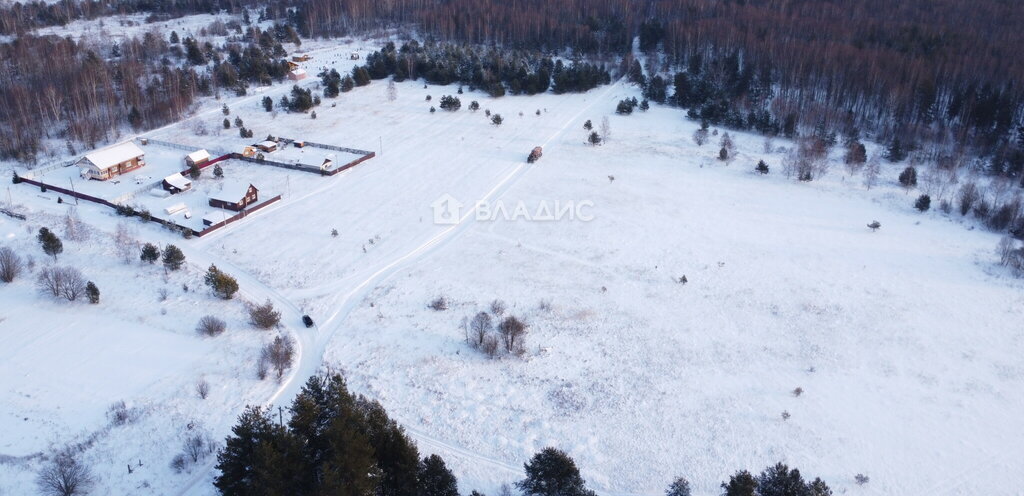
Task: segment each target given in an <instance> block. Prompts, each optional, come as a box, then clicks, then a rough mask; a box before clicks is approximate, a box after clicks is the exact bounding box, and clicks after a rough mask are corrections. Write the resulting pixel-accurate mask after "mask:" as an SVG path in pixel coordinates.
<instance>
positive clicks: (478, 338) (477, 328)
mask: <svg viewBox="0 0 1024 496" xmlns="http://www.w3.org/2000/svg"><path fill="white" fill-rule="evenodd" d="M493 327H494V324H493V323H492V322H491V316H490V315H489V314H488V313H487V312H480V313H477V314H476V316H474V317H473V320H472V321H470V323H469V329H470V331H471V332H472V334H470V339H471V341H470V344H472V345H473V346H475V347H477V346H483V344H484V338H485V337H487V333H488V332H491V329H492V328H493Z"/></svg>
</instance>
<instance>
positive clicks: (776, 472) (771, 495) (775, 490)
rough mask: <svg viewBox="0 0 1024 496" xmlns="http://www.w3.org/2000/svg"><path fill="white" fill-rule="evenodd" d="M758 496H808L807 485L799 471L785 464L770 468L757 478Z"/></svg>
mask: <svg viewBox="0 0 1024 496" xmlns="http://www.w3.org/2000/svg"><path fill="white" fill-rule="evenodd" d="M757 494H758V496H806V494H807V485H806V484H805V483H804V478H803V477H802V476H801V475H800V471H799V470H797V469H795V468H794V469H792V470H790V469H789V467H787V466H786V465H785V464H783V463H777V464H775V465H774V466H772V467H768V468H766V469H764V471H763V472H761V475H759V476H758V477H757Z"/></svg>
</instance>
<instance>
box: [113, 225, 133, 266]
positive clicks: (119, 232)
mask: <svg viewBox="0 0 1024 496" xmlns="http://www.w3.org/2000/svg"><path fill="white" fill-rule="evenodd" d="M134 234H135V233H134V232H133V231H132V229H131V228H130V227H128V224H125V223H124V222H118V223H117V228H116V230H115V231H114V250H115V251H116V252H117V257H118V258H120V259H121V261H123V262H124V263H126V264H130V263H132V261H133V260H135V256H136V253H138V251H139V242H138V241H136V240H135V235H134Z"/></svg>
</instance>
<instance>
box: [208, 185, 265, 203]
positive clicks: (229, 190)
mask: <svg viewBox="0 0 1024 496" xmlns="http://www.w3.org/2000/svg"><path fill="white" fill-rule="evenodd" d="M249 186H252V184H251V183H228V184H225V185H224V187H223V188H222V189H221V190H220V191H214V192H211V193H210V199H211V200H220V201H222V202H227V203H238V201H239V200H241V199H242V198H243V197H244V196H245V193H246V192H248V191H249ZM254 187H255V186H254Z"/></svg>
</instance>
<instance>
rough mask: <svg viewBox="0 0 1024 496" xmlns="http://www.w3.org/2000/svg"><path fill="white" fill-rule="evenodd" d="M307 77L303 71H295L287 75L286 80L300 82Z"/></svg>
mask: <svg viewBox="0 0 1024 496" xmlns="http://www.w3.org/2000/svg"><path fill="white" fill-rule="evenodd" d="M307 75H308V74H306V70H305V69H295V70H294V71H290V72H289V73H288V79H291V80H292V81H302V80H303V79H306V76H307Z"/></svg>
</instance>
